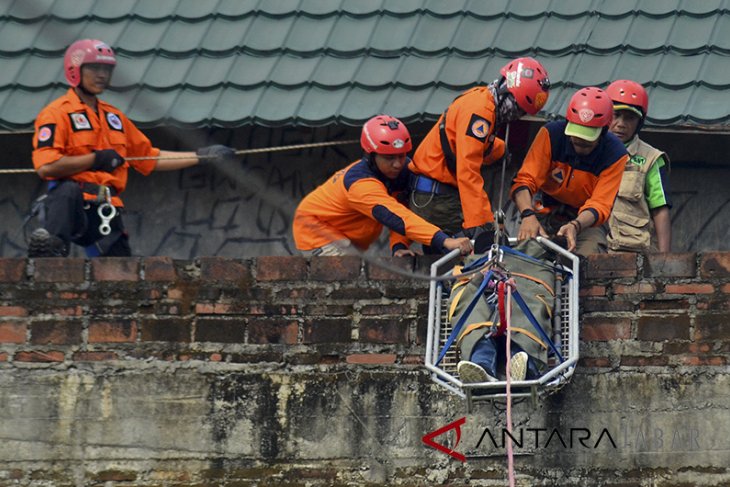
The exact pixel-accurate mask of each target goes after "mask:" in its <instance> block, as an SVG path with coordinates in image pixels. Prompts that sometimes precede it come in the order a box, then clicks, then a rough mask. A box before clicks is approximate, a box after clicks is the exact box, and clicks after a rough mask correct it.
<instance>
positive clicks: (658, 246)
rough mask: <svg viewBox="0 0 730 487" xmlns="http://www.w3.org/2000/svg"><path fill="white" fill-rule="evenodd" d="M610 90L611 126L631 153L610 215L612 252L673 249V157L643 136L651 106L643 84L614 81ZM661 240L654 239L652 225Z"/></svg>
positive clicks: (666, 250) (609, 243) (625, 80)
mask: <svg viewBox="0 0 730 487" xmlns="http://www.w3.org/2000/svg"><path fill="white" fill-rule="evenodd" d="M606 93H608V96H609V97H610V98H611V100H612V101H613V121H612V122H611V125H610V127H609V129H610V130H611V132H612V133H613V134H614V135H616V136H617V137H618V138H619V139H621V142H623V143H624V144H625V145H626V150H627V151H628V152H629V156H630V159H629V162H628V163H627V164H626V168H625V169H624V174H623V178H622V179H621V187H620V188H619V191H618V196H617V197H616V202H615V203H614V206H613V211H612V212H611V217H610V218H609V219H608V228H609V233H608V248H609V250H612V251H634V252H641V251H647V250H658V251H659V252H670V251H671V247H672V245H671V243H672V227H671V220H670V217H669V209H670V208H671V202H670V200H669V175H668V169H669V158H668V157H667V155H666V154H665V153H664V152H662V151H660V150H658V149H655V148H654V147H652V146H650V145H649V144H647V143H646V142H644V141H643V140H641V139H639V131H640V130H641V127H642V126H643V125H644V120H645V119H646V114H647V111H648V109H649V97H648V95H647V94H646V90H644V87H643V86H641V85H640V84H639V83H637V82H635V81H631V80H627V79H621V80H617V81H614V82H613V83H611V84H610V85H608V88H606ZM652 223H653V224H654V229H655V231H656V241H655V242H653V241H652V237H651V224H652Z"/></svg>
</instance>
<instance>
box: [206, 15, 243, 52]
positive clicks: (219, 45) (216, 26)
mask: <svg viewBox="0 0 730 487" xmlns="http://www.w3.org/2000/svg"><path fill="white" fill-rule="evenodd" d="M254 20H255V17H254V16H247V17H243V18H237V19H228V18H217V19H215V21H214V23H213V24H212V26H211V28H210V29H208V31H207V32H206V33H205V36H204V37H203V38H202V39H201V41H200V46H199V47H200V50H202V51H206V52H208V53H210V54H211V55H214V56H215V57H220V56H221V54H222V53H226V54H228V53H232V52H234V51H236V50H238V49H240V46H242V45H243V37H244V35H245V34H246V32H247V31H248V29H249V28H250V26H251V23H252V22H253V21H254Z"/></svg>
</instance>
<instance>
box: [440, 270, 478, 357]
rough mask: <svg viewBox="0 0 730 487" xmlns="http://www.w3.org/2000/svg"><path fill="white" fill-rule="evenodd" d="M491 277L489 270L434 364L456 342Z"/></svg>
mask: <svg viewBox="0 0 730 487" xmlns="http://www.w3.org/2000/svg"><path fill="white" fill-rule="evenodd" d="M491 277H492V271H491V270H490V271H489V272H487V275H486V276H484V280H483V281H482V283H481V285H480V286H479V289H477V292H476V293H474V297H473V298H472V299H471V302H469V305H468V306H467V307H466V309H465V310H464V312H463V313H462V314H461V318H459V321H457V322H456V325H454V329H453V330H451V334H450V335H449V338H448V340H446V343H445V344H444V348H442V349H441V353H439V358H438V360H436V364H435V365H438V364H439V362H441V360H442V359H443V358H444V356H446V352H447V351H448V350H449V348H451V344H452V343H454V340H456V337H457V336H459V332H460V331H461V328H462V327H463V326H464V323H466V319H467V318H468V317H469V316H470V315H471V312H472V311H473V310H474V307H475V306H476V305H477V301H479V299H480V298H481V297H482V294H484V290H485V289H486V288H487V285H489V280H490V279H491Z"/></svg>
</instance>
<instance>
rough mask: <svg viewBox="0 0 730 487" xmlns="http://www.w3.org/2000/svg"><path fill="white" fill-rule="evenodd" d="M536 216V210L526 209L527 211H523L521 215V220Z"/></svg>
mask: <svg viewBox="0 0 730 487" xmlns="http://www.w3.org/2000/svg"><path fill="white" fill-rule="evenodd" d="M534 215H535V210H533V209H532V208H526V209H524V210H522V213H520V218H522V219H523V220H524V219H525V218H527V217H528V216H534Z"/></svg>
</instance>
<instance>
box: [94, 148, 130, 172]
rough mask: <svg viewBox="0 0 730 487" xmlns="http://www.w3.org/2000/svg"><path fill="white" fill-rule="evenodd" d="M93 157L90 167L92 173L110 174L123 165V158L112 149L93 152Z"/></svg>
mask: <svg viewBox="0 0 730 487" xmlns="http://www.w3.org/2000/svg"><path fill="white" fill-rule="evenodd" d="M94 156H95V158H94V164H93V165H92V166H91V170H92V171H106V172H112V171H113V170H115V169H116V168H118V167H119V166H121V165H122V164H124V158H123V157H122V156H120V155H119V152H117V151H115V150H114V149H104V150H95V151H94Z"/></svg>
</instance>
